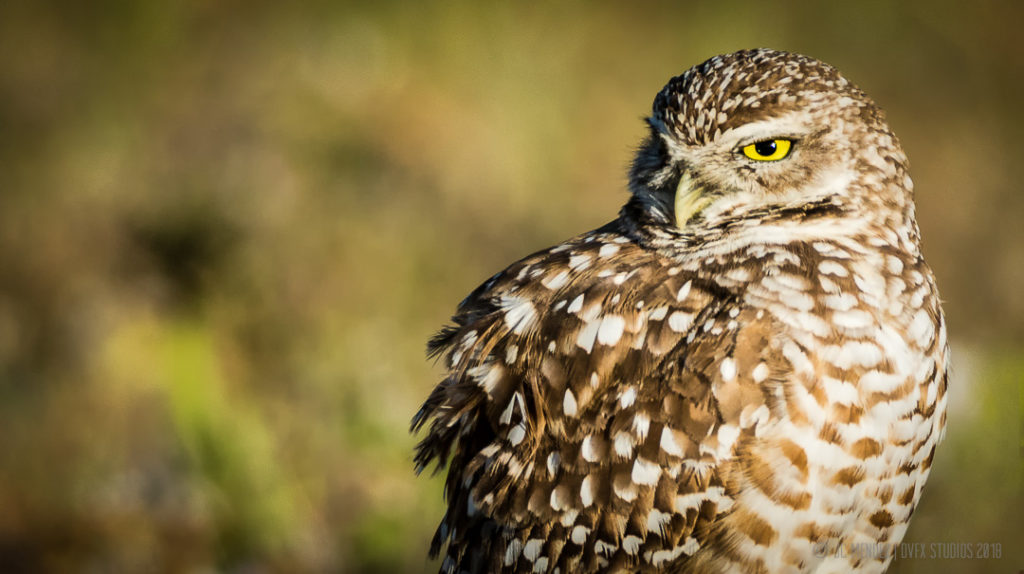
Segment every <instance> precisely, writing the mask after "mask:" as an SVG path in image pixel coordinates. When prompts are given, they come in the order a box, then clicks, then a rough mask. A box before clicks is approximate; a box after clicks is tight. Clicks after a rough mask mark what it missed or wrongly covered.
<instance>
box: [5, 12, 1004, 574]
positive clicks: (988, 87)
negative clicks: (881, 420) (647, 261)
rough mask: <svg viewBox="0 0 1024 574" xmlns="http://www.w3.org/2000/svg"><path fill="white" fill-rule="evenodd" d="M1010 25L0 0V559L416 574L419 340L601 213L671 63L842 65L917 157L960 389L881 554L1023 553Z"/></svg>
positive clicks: (944, 19)
mask: <svg viewBox="0 0 1024 574" xmlns="http://www.w3.org/2000/svg"><path fill="white" fill-rule="evenodd" d="M1022 12H1024V9H1022V8H1021V7H1019V6H1018V5H1017V4H1010V3H998V2H990V1H986V2H978V3H974V4H972V5H971V8H970V10H969V11H967V10H960V9H959V5H958V4H957V3H954V2H952V1H939V2H927V3H925V2H901V3H885V2H867V3H861V4H858V5H857V7H856V8H853V7H848V6H845V5H840V4H824V3H810V2H797V3H790V4H786V5H785V6H782V5H777V4H769V3H762V2H753V1H741V2H728V3H725V2H694V3H688V4H687V5H686V6H682V5H676V4H669V3H655V2H641V3H633V4H630V5H628V6H627V5H624V4H623V5H618V4H611V3H587V2H578V1H577V2H567V3H561V4H558V5H527V4H517V3H493V4H492V3H488V4H483V3H473V2H469V1H467V0H462V1H458V2H450V3H443V4H442V3H429V2H427V3H401V2H381V3H362V4H360V3H345V2H342V3H334V2H313V3H304V4H282V3H270V2H255V3H254V2H247V3H242V2H238V1H234V2H232V1H227V2H216V3H204V2H167V1H154V2H145V3H133V2H125V1H123V0H104V1H99V2H94V3H90V4H89V5H82V4H75V3H59V2H24V1H15V2H8V3H3V4H2V5H0V570H4V571H82V570H87V571H91V570H98V571H161V570H162V571H208V570H216V571H230V572H236V571H246V572H249V571H255V572H264V571H268V572H269V571H281V572H296V571H298V572H301V571H311V572H313V571H317V572H319V571H340V572H422V571H428V570H430V568H431V567H432V565H431V563H429V562H428V561H427V559H426V556H425V551H426V548H427V546H428V542H429V538H430V536H431V534H432V529H433V527H434V526H435V524H436V521H437V520H438V519H439V517H440V514H441V508H442V501H441V497H440V481H439V480H438V479H436V478H435V479H429V478H427V477H422V478H419V479H416V478H415V477H414V476H413V473H412V465H411V449H412V447H413V444H414V439H413V438H412V437H410V436H408V434H407V432H406V429H407V425H408V421H409V418H410V417H411V415H412V414H413V412H415V410H416V408H417V407H418V404H419V402H420V401H421V400H422V399H423V398H425V396H426V393H427V392H428V390H429V388H430V386H431V385H432V384H433V383H434V381H435V380H436V378H437V376H438V374H439V371H438V370H437V369H436V368H433V367H432V366H431V365H430V364H429V363H428V362H427V361H426V360H425V359H424V358H423V355H422V352H423V344H424V342H425V340H426V338H427V337H428V336H429V335H430V334H431V332H432V331H433V330H434V329H435V328H437V327H438V326H439V325H440V324H441V323H442V322H444V321H445V320H446V319H447V316H448V315H449V313H450V312H451V311H452V310H453V307H454V304H455V303H456V302H457V301H458V300H460V299H461V297H462V296H464V295H465V294H466V293H467V292H468V291H469V290H470V289H472V288H473V287H474V286H475V285H477V284H478V283H479V282H480V281H481V280H482V279H484V278H486V277H487V276H489V275H490V274H491V273H493V272H494V271H496V270H498V269H499V268H501V266H502V265H504V264H506V263H508V262H510V261H512V260H513V259H515V258H517V257H519V256H521V255H523V254H526V253H529V252H531V251H533V250H535V249H538V248H541V247H544V246H546V245H549V244H551V243H552V242H555V241H558V240H561V239H563V238H565V237H568V236H571V235H573V234H576V233H578V232H581V231H584V230H586V229H590V228H593V227H595V226H597V225H600V224H602V223H604V222H606V221H607V220H609V219H611V218H612V217H613V216H614V213H615V212H616V210H617V209H618V206H619V205H620V204H621V202H622V201H623V200H624V197H625V192H624V183H625V177H624V172H625V166H626V165H627V163H628V161H629V159H630V153H631V150H632V147H633V146H634V145H636V143H637V142H638V140H639V138H640V137H641V136H642V135H643V126H642V123H641V122H640V121H639V119H640V118H641V117H642V116H643V115H644V114H645V113H646V112H647V111H648V110H649V107H650V102H651V100H652V99H653V96H654V94H655V93H656V91H657V90H658V89H660V87H661V86H662V85H663V84H664V82H665V81H666V80H667V79H668V78H669V77H670V76H672V75H675V74H678V73H679V72H681V71H682V70H684V69H685V68H687V67H689V66H690V65H692V64H695V63H698V62H700V61H702V60H703V59H705V58H707V57H709V56H711V55H714V54H716V53H722V52H727V51H732V50H735V49H739V48H745V47H753V46H771V47H776V48H781V49H790V50H796V51H801V52H805V53H808V54H810V55H813V56H816V57H819V58H821V59H824V60H826V61H828V62H831V63H833V64H835V65H837V66H838V67H839V68H840V69H841V70H843V71H844V73H845V74H846V75H847V76H849V77H850V78H851V79H853V80H854V81H855V82H857V83H858V84H860V85H861V86H862V87H863V88H865V90H867V91H868V92H869V93H870V94H872V95H873V96H874V97H875V99H876V100H878V101H879V103H881V104H882V106H883V107H885V108H886V109H887V110H888V111H889V116H890V120H891V123H892V124H893V125H894V127H895V129H896V131H897V132H898V133H899V134H900V136H901V138H902V139H903V142H904V145H905V147H906V148H907V150H908V153H909V155H910V157H911V159H912V161H913V163H914V169H913V173H914V176H915V181H916V184H917V190H918V213H919V219H920V222H921V226H922V229H923V233H924V237H925V250H926V252H927V254H928V256H929V260H930V262H931V263H932V265H933V266H934V267H935V269H936V272H937V274H938V276H939V281H940V286H941V287H942V290H943V294H944V297H945V298H946V299H947V303H946V309H947V313H948V316H949V323H950V332H951V334H952V337H953V341H954V352H955V355H956V369H957V370H956V373H955V376H954V379H953V382H952V387H951V392H952V393H953V401H952V403H951V412H950V418H949V421H950V425H949V431H948V436H947V442H946V444H945V445H944V446H943V448H942V449H941V450H940V451H939V452H938V455H937V458H936V463H935V469H934V472H933V474H932V478H931V481H930V483H929V485H928V487H927V489H926V494H925V497H924V502H923V503H922V505H921V507H920V509H919V511H918V514H917V516H916V517H915V520H914V523H913V526H912V528H911V530H910V533H909V535H908V541H923V542H929V543H930V542H946V541H954V542H1002V544H1003V548H1004V559H1003V560H1002V561H1000V562H998V563H996V562H991V561H989V562H986V561H977V560H975V561H926V560H918V561H899V562H898V563H897V564H896V565H895V567H894V569H893V570H894V571H896V572H924V571H929V572H953V571H957V572H959V571H964V572H985V571H992V570H1013V569H1015V568H1016V569H1019V568H1020V567H1021V566H1022V565H1024V561H1022V557H1021V554H1020V550H1018V549H1017V543H1018V541H1019V540H1021V539H1022V535H1024V524H1022V523H1021V518H1020V516H1019V512H1017V509H1019V508H1021V507H1022V504H1021V503H1022V502H1024V501H1022V500H1021V498H1022V490H1024V489H1022V478H1021V476H1022V473H1024V470H1022V466H1024V462H1022V461H1024V455H1022V449H1024V445H1022V436H1024V417H1022V415H1021V413H1022V410H1024V404H1022V403H1024V382H1022V379H1021V376H1022V373H1024V353H1022V351H1024V320H1022V319H1024V298H1021V297H1020V285H1021V284H1024V266H1022V265H1021V264H1020V263H1021V262H1022V261H1024V228H1022V227H1021V226H1020V225H1019V224H1018V223H1017V221H1016V216H1018V215H1019V214H1020V213H1022V212H1024V209H1022V208H1024V196H1022V195H1021V194H1020V193H1019V184H1018V183H1017V180H1018V179H1019V178H1018V177H1017V175H1016V169H1015V167H1014V166H1015V162H1016V158H1018V157H1020V155H1021V152H1022V151H1024V150H1022V145H1021V140H1020V137H1019V134H1018V132H1019V129H1018V128H1019V126H1020V125H1021V120H1022V112H1021V108H1020V106H1019V100H1020V95H1021V92H1022V89H1021V88H1022V86H1024V50H1022V49H1021V48H1020V47H1019V43H1018V41H1017V36H1018V30H1019V22H1020V21H1021V16H1022Z"/></svg>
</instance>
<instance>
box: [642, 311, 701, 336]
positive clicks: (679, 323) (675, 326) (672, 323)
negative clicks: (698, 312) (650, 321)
mask: <svg viewBox="0 0 1024 574" xmlns="http://www.w3.org/2000/svg"><path fill="white" fill-rule="evenodd" d="M652 318H653V317H652ZM692 324H693V314H692V313H685V312H683V311H676V312H675V313H672V315H670V316H669V318H668V326H669V328H670V329H672V330H673V331H675V332H677V333H682V332H684V331H686V330H687V329H689V328H690V325H692Z"/></svg>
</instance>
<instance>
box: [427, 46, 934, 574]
mask: <svg viewBox="0 0 1024 574" xmlns="http://www.w3.org/2000/svg"><path fill="white" fill-rule="evenodd" d="M647 124H648V128H649V134H648V136H647V137H646V139H645V140H644V141H643V142H642V143H641V145H640V147H639V150H638V151H637V153H636V157H635V160H634V161H633V164H632V167H631V170H630V173H629V192H630V197H629V199H628V201H627V202H626V204H625V206H624V207H623V208H622V209H621V211H620V212H619V216H618V218H617V219H615V220H614V221H612V222H611V223H608V224H607V225H604V226H603V227H600V228H599V229H596V230H594V231H591V232H588V233H584V234H583V235H580V236H578V237H575V238H573V239H569V240H567V241H565V242H564V243H561V244H559V245H556V246H554V247H552V248H550V249H545V250H543V251H539V252H537V253H535V254H533V255H530V256H528V257H526V258H524V259H522V260H520V261H518V262H516V263H513V264H512V265H510V266H509V267H508V268H506V269H505V270H504V271H501V272H499V273H498V274H496V275H494V276H493V277H491V278H490V279H489V280H487V281H486V282H485V283H483V284H482V285H481V286H480V287H478V288H477V289H476V290H475V291H473V292H472V293H470V294H469V296H468V297H466V299H465V300H463V301H462V303H461V304H459V306H458V309H457V312H456V314H455V316H454V318H453V324H452V325H450V326H447V327H445V328H443V329H442V330H441V331H440V332H439V333H438V334H437V335H436V336H435V337H434V338H433V339H432V340H431V341H430V343H429V347H428V348H429V353H430V354H431V355H433V356H435V357H441V360H442V361H443V365H444V367H445V369H446V374H445V376H444V379H443V380H442V381H441V382H440V384H438V385H437V386H436V387H435V388H434V389H433V392H432V393H430V395H429V397H428V398H427V400H426V402H425V403H424V404H423V407H422V408H421V409H420V410H419V412H418V413H417V414H416V415H415V417H414V418H413V422H412V427H413V429H414V431H424V436H423V438H422V441H421V442H420V443H419V445H418V447H417V451H416V455H415V463H416V467H417V471H418V472H419V471H421V470H423V469H424V468H426V467H428V466H430V465H436V466H437V468H438V470H440V469H443V468H445V467H447V480H446V482H445V487H444V491H445V498H446V500H447V512H446V513H445V515H444V517H443V518H442V519H441V522H440V526H439V527H438V529H437V532H436V534H435V536H434V538H433V543H432V546H431V549H430V552H431V553H432V554H434V555H437V554H440V553H441V552H442V551H443V553H444V558H443V562H442V565H441V571H442V572H444V573H446V574H455V573H463V572H468V573H482V572H553V573H561V574H570V573H583V572H745V573H749V572H763V573H768V572H772V573H776V572H851V571H857V572H882V571H884V570H885V569H886V568H887V566H888V565H889V563H890V561H891V559H892V557H893V551H894V549H895V547H896V545H898V543H899V542H900V540H901V539H902V538H903V536H904V534H905V533H906V530H907V526H908V524H909V521H910V517H911V514H912V513H913V511H914V508H915V506H916V505H917V503H918V501H919V500H920V498H921V489H922V488H923V486H924V483H925V481H926V479H927V478H928V474H929V470H930V467H931V464H932V458H933V456H934V454H935V448H936V446H937V445H938V444H939V442H940V440H941V439H942V436H943V434H944V427H945V420H946V414H945V413H946V400H947V399H946V396H947V395H946V382H947V371H948V364H949V352H948V349H947V344H946V324H945V321H944V318H943V314H942V310H941V308H940V305H939V298H938V294H937V291H936V286H935V280H934V278H933V275H932V272H931V270H930V269H929V268H928V266H927V264H926V263H925V261H924V259H923V258H922V255H921V249H920V236H919V231H918V226H917V223H916V221H915V216H914V204H913V198H912V189H913V184H912V182H911V179H910V176H909V174H908V162H907V158H906V155H905V154H904V152H903V150H902V148H901V146H900V144H899V142H898V141H897V139H896V137H895V136H894V135H893V133H892V131H891V130H890V128H889V127H888V125H887V124H886V120H885V118H884V116H883V113H882V111H881V110H880V109H879V108H878V107H877V106H876V105H875V104H874V103H873V102H872V100H871V99H869V98H868V96H867V95H865V94H864V92H862V91H861V90H860V89H858V88H857V87H855V86H854V85H853V84H852V83H850V82H849V81H847V80H846V79H845V78H844V77H843V76H841V75H840V74H839V72H838V71H836V69H835V68H833V67H831V66H829V65H827V64H824V63H822V62H820V61H817V60H814V59H812V58H809V57H806V56H801V55H797V54H791V53H785V52H778V51H773V50H765V49H760V50H746V51H741V52H736V53H733V54H728V55H723V56H718V57H714V58H711V59H710V60H708V61H706V62H704V63H702V64H700V65H698V66H696V67H693V68H691V69H689V70H688V71H686V72H684V73H683V74H682V75H680V76H677V77H675V78H672V79H671V80H670V81H669V82H668V85H666V86H665V87H664V89H662V90H661V92H660V93H658V95H657V97H656V98H655V100H654V105H653V111H652V114H651V116H650V118H649V119H648V120H647Z"/></svg>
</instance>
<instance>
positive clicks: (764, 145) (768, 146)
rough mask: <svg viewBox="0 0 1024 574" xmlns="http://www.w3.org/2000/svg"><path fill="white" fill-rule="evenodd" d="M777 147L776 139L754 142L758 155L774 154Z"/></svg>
mask: <svg viewBox="0 0 1024 574" xmlns="http://www.w3.org/2000/svg"><path fill="white" fill-rule="evenodd" d="M777 147H778V146H777V145H775V141H774V140H768V141H764V142H757V143H756V144H754V151H756V152H757V155H772V154H773V153H775V148H777Z"/></svg>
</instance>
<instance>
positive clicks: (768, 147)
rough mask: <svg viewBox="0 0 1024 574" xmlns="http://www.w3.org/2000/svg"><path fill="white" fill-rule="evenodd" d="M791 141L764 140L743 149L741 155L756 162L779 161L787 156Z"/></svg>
mask: <svg viewBox="0 0 1024 574" xmlns="http://www.w3.org/2000/svg"><path fill="white" fill-rule="evenodd" d="M791 147H793V140H783V139H778V140H764V141H763V142H757V143H752V144H750V145H748V146H744V147H743V155H745V156H747V157H749V158H750V159H753V160H757V161H779V160H780V159H782V158H784V157H786V156H787V155H789V150H790V148H791Z"/></svg>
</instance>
